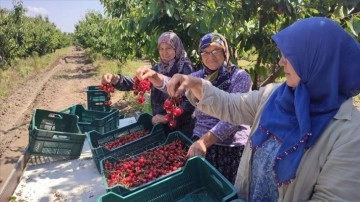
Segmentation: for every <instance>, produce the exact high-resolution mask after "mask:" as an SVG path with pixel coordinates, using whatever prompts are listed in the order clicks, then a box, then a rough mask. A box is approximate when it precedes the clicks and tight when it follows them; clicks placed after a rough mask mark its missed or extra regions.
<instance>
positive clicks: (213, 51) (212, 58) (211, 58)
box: [200, 45, 225, 70]
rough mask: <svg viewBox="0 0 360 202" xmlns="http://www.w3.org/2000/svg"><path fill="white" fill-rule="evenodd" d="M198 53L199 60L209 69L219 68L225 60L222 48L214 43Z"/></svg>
mask: <svg viewBox="0 0 360 202" xmlns="http://www.w3.org/2000/svg"><path fill="white" fill-rule="evenodd" d="M200 55H201V61H202V62H203V63H204V65H205V66H206V67H207V68H209V69H211V70H217V69H219V68H220V67H221V65H222V64H223V63H224V61H225V55H224V50H223V49H222V48H220V47H218V46H215V45H210V46H208V47H206V48H205V49H204V50H203V51H202V52H201V53H200Z"/></svg>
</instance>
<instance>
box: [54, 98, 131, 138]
mask: <svg viewBox="0 0 360 202" xmlns="http://www.w3.org/2000/svg"><path fill="white" fill-rule="evenodd" d="M60 112H63V113H67V114H73V115H76V116H78V117H79V121H78V125H79V127H80V130H81V132H83V133H85V132H88V131H92V130H96V131H98V132H99V133H100V134H103V133H107V132H109V131H112V130H115V129H117V128H118V127H119V119H120V118H124V115H121V116H119V110H118V109H114V108H113V109H111V110H109V111H94V110H86V109H85V107H84V106H83V105H81V104H77V105H73V106H71V107H69V108H66V109H63V110H61V111H60Z"/></svg>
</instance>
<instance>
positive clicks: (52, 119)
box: [29, 109, 86, 158]
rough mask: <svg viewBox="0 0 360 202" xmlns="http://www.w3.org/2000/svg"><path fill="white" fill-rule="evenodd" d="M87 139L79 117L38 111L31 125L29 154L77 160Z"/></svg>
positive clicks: (34, 114) (35, 112)
mask: <svg viewBox="0 0 360 202" xmlns="http://www.w3.org/2000/svg"><path fill="white" fill-rule="evenodd" d="M85 138H86V136H85V134H83V133H81V131H80V128H79V126H78V117H77V116H75V115H71V114H66V113H61V112H54V111H48V110H43V109H36V110H35V111H34V113H33V116H32V119H31V122H30V125H29V152H30V154H31V155H41V156H65V157H70V158H76V157H79V156H80V154H81V150H82V148H83V146H84V141H85Z"/></svg>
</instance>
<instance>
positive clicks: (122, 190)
mask: <svg viewBox="0 0 360 202" xmlns="http://www.w3.org/2000/svg"><path fill="white" fill-rule="evenodd" d="M174 140H181V141H182V142H183V143H184V144H185V145H186V146H187V147H190V145H191V144H192V143H193V142H192V141H191V140H190V139H189V138H188V137H187V136H186V135H184V134H183V133H181V132H180V131H174V132H171V133H170V134H169V135H168V137H167V138H166V140H165V141H164V142H162V143H160V142H159V143H157V144H155V145H154V144H150V145H147V143H146V142H143V143H142V145H141V146H142V147H141V146H140V147H137V148H135V147H134V149H136V152H131V153H128V154H123V155H120V156H117V157H112V156H111V157H108V158H104V159H102V160H101V162H100V168H101V175H102V181H103V183H104V186H105V188H106V191H108V192H110V191H111V192H114V193H116V194H119V195H122V196H124V195H128V194H130V193H133V192H135V191H137V190H140V189H143V188H144V187H147V186H149V185H150V184H152V183H154V182H157V181H159V180H161V179H164V178H167V177H168V176H171V175H173V174H175V173H177V172H180V170H182V169H183V168H181V169H178V170H176V171H174V172H172V173H169V174H167V175H164V176H161V177H159V178H157V179H155V180H153V181H149V182H147V183H145V184H142V185H140V186H138V187H133V188H128V187H125V186H122V185H120V184H117V185H115V186H112V187H109V186H108V184H107V181H106V176H105V175H106V174H105V173H104V162H105V161H109V162H111V163H113V162H115V161H117V160H120V159H126V158H129V157H134V156H138V155H141V153H143V152H145V151H147V150H150V149H154V148H156V147H158V146H160V145H167V144H169V143H171V142H173V141H174ZM139 143H141V141H139Z"/></svg>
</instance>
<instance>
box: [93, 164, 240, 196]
mask: <svg viewBox="0 0 360 202" xmlns="http://www.w3.org/2000/svg"><path fill="white" fill-rule="evenodd" d="M236 198H237V195H236V190H235V187H234V186H233V185H232V184H231V183H230V182H229V181H228V180H227V179H226V178H225V177H224V176H223V175H222V174H221V173H220V172H219V171H217V170H216V169H215V168H214V167H213V166H212V165H211V164H210V163H209V162H208V161H206V160H205V159H204V158H203V157H193V158H191V159H189V160H188V161H187V162H186V164H185V167H184V169H183V170H181V171H180V172H178V173H176V174H174V175H171V176H169V177H167V178H165V179H162V180H159V181H157V182H156V183H153V184H151V185H149V186H147V187H145V188H143V189H140V190H138V191H136V192H133V193H131V194H129V195H126V196H121V195H119V194H116V193H114V192H108V193H106V194H104V195H102V196H100V197H99V198H98V199H97V202H110V201H117V202H130V201H131V202H132V201H151V202H175V201H176V202H185V201H186V202H218V201H223V202H228V201H232V200H234V199H236Z"/></svg>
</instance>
